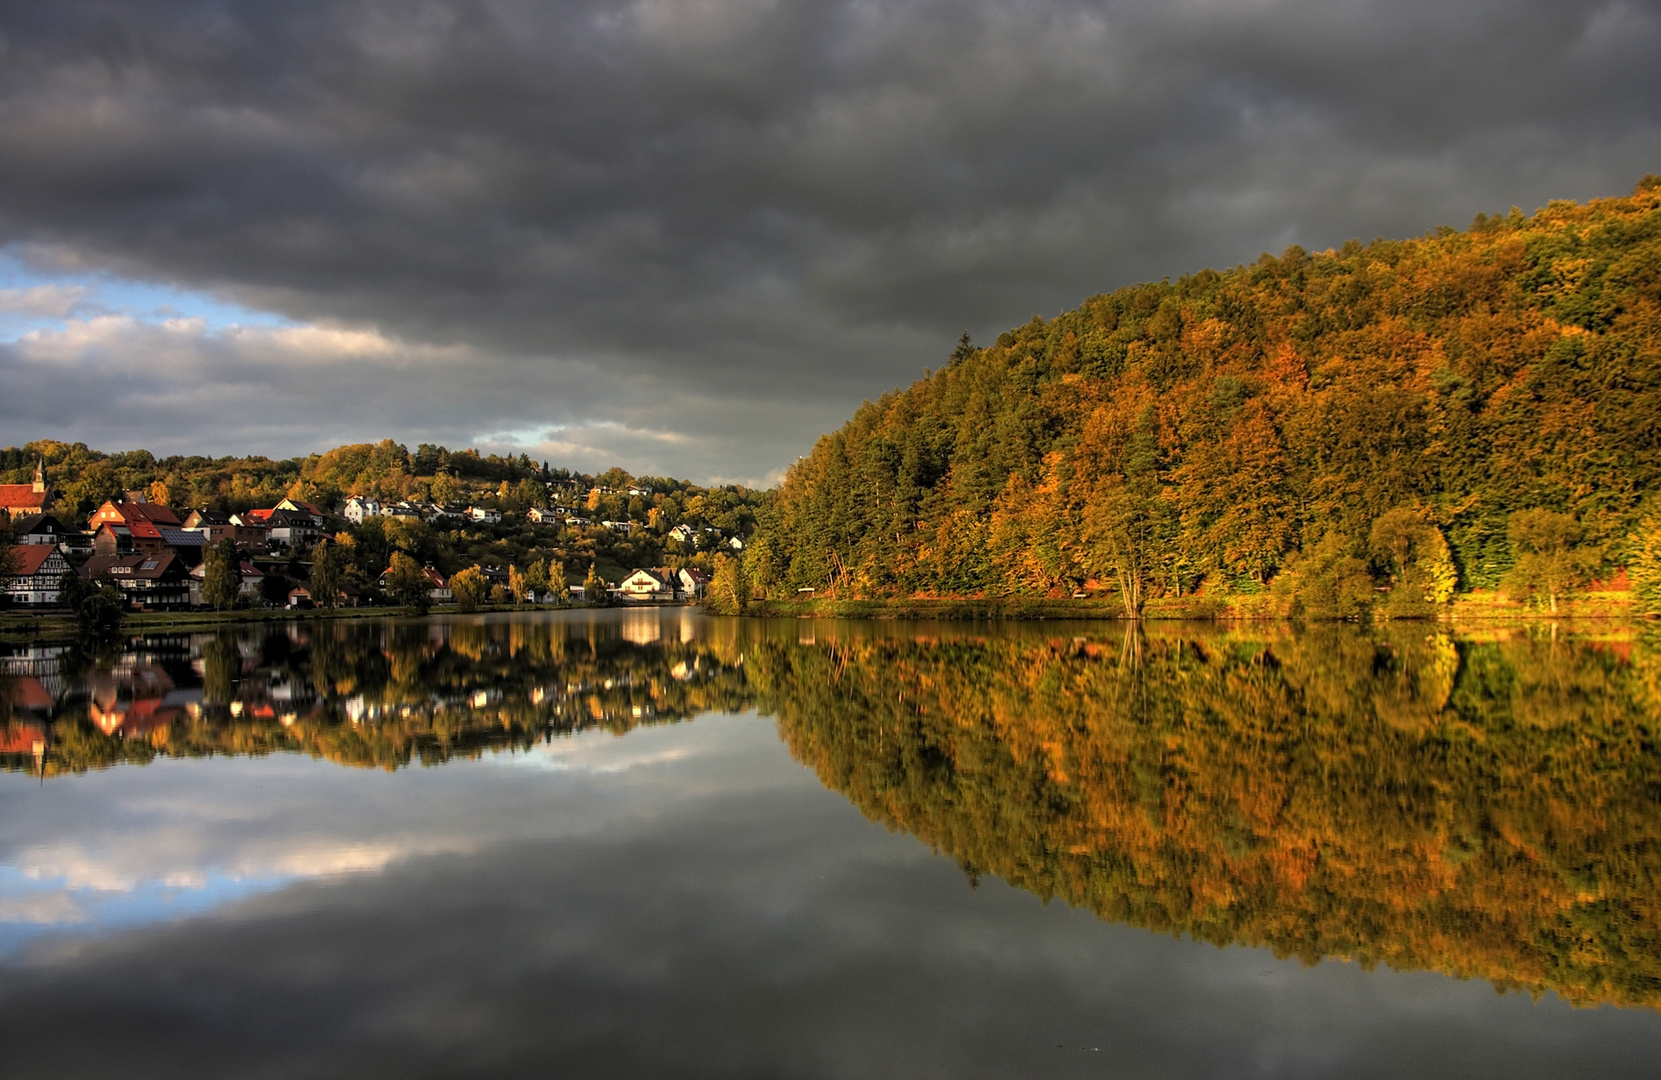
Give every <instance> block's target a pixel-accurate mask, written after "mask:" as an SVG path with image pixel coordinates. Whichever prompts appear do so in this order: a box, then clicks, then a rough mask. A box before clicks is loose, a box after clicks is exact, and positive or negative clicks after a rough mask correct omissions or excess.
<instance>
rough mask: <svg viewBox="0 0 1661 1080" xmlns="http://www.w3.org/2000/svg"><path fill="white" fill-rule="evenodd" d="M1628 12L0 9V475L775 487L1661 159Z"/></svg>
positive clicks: (1517, 3)
mask: <svg viewBox="0 0 1661 1080" xmlns="http://www.w3.org/2000/svg"><path fill="white" fill-rule="evenodd" d="M1657 55H1661V7H1658V5H1657V4H1656V3H1654V2H1648V3H1637V2H1600V0H1590V2H1589V0H1561V2H1560V0H1508V2H1505V3H1500V2H1498V0H1467V2H1462V3H1459V4H1448V3H1446V2H1444V0H1436V2H1431V0H1388V2H1386V0H1325V2H1319V3H1317V2H1314V0H1158V2H1154V0H1122V2H1108V3H1092V2H1075V0H1021V2H1019V3H1016V2H1013V0H953V2H951V3H945V2H940V0H844V2H833V0H825V2H820V0H632V2H611V0H567V2H557V3H549V2H547V0H523V2H521V0H466V2H463V0H455V2H444V0H431V2H385V0H361V2H351V0H346V2H330V3H307V2H298V0H297V2H293V3H284V4H271V3H255V2H251V0H250V2H239V0H226V2H217V3H206V2H201V3H189V2H171V0H170V2H167V3H160V2H153V0H119V2H116V0H110V2H105V3H100V2H76V0H59V2H56V3H52V4H14V5H6V6H5V7H4V8H0V445H17V444H21V443H23V442H25V441H27V440H30V439H36V438H43V437H47V438H57V439H66V440H78V441H84V442H87V443H88V444H89V445H92V446H94V447H98V448H100V449H105V450H117V449H128V448H132V447H138V446H142V447H145V448H148V449H150V450H152V451H155V452H157V453H172V452H194V453H213V454H226V453H238V454H241V453H265V454H270V455H273V456H284V457H286V456H292V455H296V454H303V453H307V452H314V451H320V450H323V449H326V448H328V447H330V446H333V445H336V444H339V443H343V442H366V441H377V440H379V439H381V438H385V437H391V438H396V439H398V440H400V441H403V442H405V443H407V444H409V445H410V446H412V447H413V446H414V445H415V444H416V443H418V442H437V443H443V444H445V445H448V446H452V447H459V446H464V445H474V446H479V447H481V448H484V449H491V450H498V451H512V452H514V453H518V452H521V451H524V452H528V453H530V454H531V455H532V456H533V457H536V458H538V459H545V460H549V461H550V463H551V464H555V465H558V466H564V467H570V468H579V469H584V470H588V471H598V470H600V469H604V468H606V467H609V466H611V465H621V466H622V467H624V468H626V469H629V470H630V471H632V472H635V473H637V474H647V475H672V476H677V477H681V478H685V479H691V480H697V481H702V482H744V483H750V484H769V483H773V482H776V481H777V479H778V478H779V477H780V476H781V475H782V472H783V470H784V469H785V468H786V467H788V466H789V464H790V463H791V462H792V461H793V460H795V459H796V458H797V457H799V456H800V455H802V454H805V453H806V452H807V451H808V450H809V449H810V448H811V446H812V444H813V441H814V440H815V439H816V438H817V437H818V436H819V435H820V434H821V433H823V432H826V431H829V430H833V429H834V428H835V427H837V426H839V425H840V424H841V423H842V421H843V420H845V419H846V418H847V416H848V415H849V414H850V413H851V412H852V410H853V409H854V408H855V407H856V406H857V405H858V404H859V402H860V401H861V400H864V399H874V398H876V397H878V396H879V395H881V394H883V393H884V392H886V391H888V390H891V389H893V388H895V387H898V386H904V385H906V384H908V383H910V382H911V381H912V380H914V379H916V378H918V377H920V376H921V375H922V374H923V372H924V370H925V369H927V368H930V367H938V366H940V365H941V364H942V363H943V362H944V360H945V358H946V357H947V356H948V355H949V354H950V352H951V350H952V348H953V346H954V344H955V342H956V340H957V337H958V335H959V334H960V333H962V332H964V331H965V330H967V331H968V332H969V333H970V334H971V335H972V336H973V338H974V339H975V340H976V341H978V342H980V343H982V344H986V343H990V341H991V340H992V339H993V338H995V337H996V335H997V334H998V333H999V332H1000V331H1002V330H1004V329H1007V328H1009V327H1010V326H1013V325H1017V324H1019V323H1022V322H1025V321H1026V320H1027V319H1028V318H1030V317H1031V316H1032V315H1033V314H1041V315H1044V316H1046V317H1049V316H1053V315H1055V314H1058V313H1059V312H1061V311H1065V310H1068V309H1070V308H1073V307H1076V306H1077V305H1078V304H1079V302H1080V301H1082V300H1083V299H1084V298H1085V297H1087V296H1089V295H1092V294H1094V293H1099V292H1107V291H1111V290H1112V289H1115V288H1117V287H1120V286H1122V285H1127V284H1133V283H1136V282H1138V281H1144V280H1157V279H1159V278H1161V277H1165V276H1172V277H1175V276H1178V275H1181V274H1183V273H1187V272H1192V271H1195V270H1198V269H1200V268H1202V267H1205V266H1212V267H1226V266H1233V265H1237V264H1239V263H1244V262H1250V261H1252V260H1254V259H1255V258H1256V257H1257V256H1258V255H1259V254H1260V253H1261V252H1263V251H1273V252H1278V251H1280V250H1282V249H1283V248H1285V247H1286V246H1287V245H1288V244H1292V243H1298V244H1301V245H1303V246H1305V247H1306V248H1309V249H1311V250H1321V249H1324V248H1327V247H1333V246H1336V245H1339V244H1342V243H1343V241H1345V240H1346V239H1349V238H1351V237H1356V238H1359V239H1363V240H1367V239H1371V238H1373V237H1375V236H1387V237H1402V236H1413V235H1419V234H1422V233H1424V232H1426V231H1429V230H1431V229H1433V228H1435V227H1437V226H1439V225H1444V224H1448V225H1453V226H1456V227H1462V226H1463V225H1465V224H1466V223H1468V222H1469V221H1470V220H1471V218H1472V217H1474V216H1475V215H1476V214H1477V213H1478V212H1486V213H1495V212H1503V211H1506V210H1508V209H1509V208H1510V207H1512V206H1519V207H1521V208H1522V209H1524V210H1525V211H1532V210H1533V209H1536V208H1538V207H1540V206H1543V205H1545V203H1546V202H1548V201H1549V200H1551V199H1559V198H1560V199H1574V200H1577V201H1583V200H1586V199H1589V198H1596V197H1600V196H1609V195H1620V194H1625V193H1627V192H1629V191H1631V190H1632V188H1633V186H1634V185H1635V183H1636V182H1637V181H1638V180H1639V178H1640V177H1642V176H1644V175H1645V174H1647V173H1654V172H1661V111H1658V110H1657V109H1656V108H1655V105H1656V102H1658V101H1661V65H1657V64H1656V63H1654V57H1655V56H1657Z"/></svg>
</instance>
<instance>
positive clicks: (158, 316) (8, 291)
mask: <svg viewBox="0 0 1661 1080" xmlns="http://www.w3.org/2000/svg"><path fill="white" fill-rule="evenodd" d="M100 315H125V316H127V317H129V318H131V319H134V320H135V321H139V322H149V323H159V322H166V321H168V320H170V319H201V320H202V323H203V325H204V326H205V327H206V328H207V329H208V330H210V331H214V330H223V329H226V328H227V327H232V326H268V327H276V326H292V325H294V322H293V320H291V319H288V318H285V317H284V316H281V315H276V314H273V313H271V312H268V311H259V310H256V309H254V308H248V307H243V306H242V305H240V304H233V303H229V302H227V301H224V300H221V299H218V298H217V297H214V296H212V295H210V294H208V293H203V292H197V291H195V290H191V289H181V288H178V287H177V286H173V285H161V284H157V283H155V282H148V281H136V280H133V279H131V278H124V277H120V276H117V275H115V274H109V273H104V272H98V271H93V272H86V273H55V272H48V271H44V270H40V269H37V268H35V267H32V266H30V265H29V264H28V262H26V261H25V260H24V259H21V258H19V257H17V256H16V255H15V254H11V253H7V252H0V341H16V340H17V339H18V338H20V337H22V336H23V335H25V334H27V333H30V332H31V331H36V330H39V331H46V332H51V331H57V330H62V329H63V328H64V327H65V326H66V325H67V324H68V323H69V321H70V320H72V319H87V318H94V317H97V316H100Z"/></svg>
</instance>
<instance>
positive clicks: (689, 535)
mask: <svg viewBox="0 0 1661 1080" xmlns="http://www.w3.org/2000/svg"><path fill="white" fill-rule="evenodd" d="M669 539H671V540H679V541H680V542H681V543H683V544H693V543H696V542H697V539H698V535H697V533H695V532H694V531H693V529H692V526H690V525H688V524H686V523H685V522H682V523H681V524H679V525H676V526H675V527H674V528H673V529H670V530H669Z"/></svg>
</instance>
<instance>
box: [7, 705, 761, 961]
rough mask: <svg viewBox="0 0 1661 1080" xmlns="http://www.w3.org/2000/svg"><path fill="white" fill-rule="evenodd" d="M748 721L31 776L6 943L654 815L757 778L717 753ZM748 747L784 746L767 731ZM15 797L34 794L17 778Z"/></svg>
mask: <svg viewBox="0 0 1661 1080" xmlns="http://www.w3.org/2000/svg"><path fill="white" fill-rule="evenodd" d="M753 722H754V721H753V718H739V717H733V718H730V721H728V722H724V721H723V718H718V717H711V718H709V719H708V720H706V721H703V722H700V723H699V724H698V725H697V727H698V728H699V729H701V731H702V732H703V734H702V736H701V737H699V738H694V737H693V736H694V732H693V730H692V725H675V726H672V727H666V728H641V729H636V730H635V731H634V732H632V733H630V734H628V735H624V736H621V737H620V736H617V735H613V734H612V733H610V732H606V731H589V732H585V733H580V734H577V735H574V736H567V737H562V738H558V739H554V740H553V741H551V742H549V743H544V744H538V745H537V746H535V747H533V748H531V749H528V750H519V751H514V752H501V753H494V754H488V755H486V756H485V757H484V758H483V759H481V760H480V761H478V762H452V763H450V764H449V765H447V766H445V767H444V768H440V769H418V770H413V771H409V772H403V773H399V774H396V775H388V774H379V773H362V772H357V771H341V770H339V769H337V768H336V767H335V766H333V765H332V764H329V763H326V762H320V761H314V760H305V759H295V758H286V757H270V758H257V759H225V758H220V759H207V760H194V761H172V762H158V763H156V764H154V765H152V766H150V767H148V768H145V769H142V770H118V771H111V772H105V773H94V774H89V775H86V776H83V777H80V778H78V779H77V780H76V781H74V782H73V783H72V784H70V785H65V786H62V787H53V786H52V785H47V786H46V787H45V788H44V789H34V788H31V792H32V793H33V794H31V795H29V796H28V797H29V798H31V799H45V800H46V801H45V802H41V803H38V804H34V805H30V804H28V803H21V802H20V803H19V805H18V807H17V810H18V812H17V813H14V814H10V815H5V816H0V955H5V954H7V953H10V952H12V951H14V950H15V949H17V948H19V947H20V946H22V945H23V944H25V943H26V942H27V941H29V940H31V939H33V938H36V937H38V936H40V935H41V934H43V933H48V932H50V931H52V930H53V929H54V928H62V929H68V928H71V927H74V928H77V929H80V930H87V929H90V930H93V931H95V932H101V931H107V930H112V929H116V928H119V927H122V926H130V925H134V924H140V923H146V922H154V921H160V920H171V919H177V918H183V917H188V916H193V915H200V914H204V913H207V912H211V911H214V910H216V909H219V908H222V907H224V906H225V905H227V904H233V903H236V902H237V901H241V900H244V899H247V898H249V897H252V896H254V895H256V894H260V893H270V892H274V891H277V890H281V889H284V888H286V887H289V886H292V885H295V884H298V883H301V882H306V881H322V880H327V879H330V878H344V877H352V876H360V877H361V876H371V875H377V874H380V873H382V872H384V871H386V870H387V869H388V868H389V867H391V866H393V865H395V864H398V863H401V862H404V861H407V860H410V859H418V858H426V857H432V856H440V855H452V856H456V855H461V856H465V855H469V854H474V853H477V852H480V851H482V850H485V849H488V848H490V847H492V846H496V845H499V844H502V843H508V842H513V841H515V840H518V839H523V838H524V837H526V836H537V837H549V836H568V835H576V834H588V833H592V832H593V831H595V830H597V829H603V828H606V827H608V826H609V825H611V824H613V823H615V822H618V821H624V820H629V821H638V820H641V819H642V818H643V817H651V816H654V815H655V814H657V813H659V812H660V811H661V810H662V809H663V808H664V807H665V806H666V805H668V804H676V803H679V802H682V801H684V800H685V799H687V798H691V797H697V796H700V795H704V794H707V793H709V792H712V791H718V790H723V789H730V788H731V787H732V786H734V785H737V786H739V787H744V786H746V785H747V784H753V783H754V781H753V779H751V777H750V776H749V775H748V770H744V769H739V770H736V771H733V770H730V769H729V767H728V765H729V762H728V761H726V760H723V755H726V756H727V758H730V756H731V751H732V749H733V747H734V745H735V740H740V741H742V740H744V739H745V738H746V735H747V734H750V733H753ZM751 741H752V742H753V741H754V740H753V738H752V740H751ZM755 745H758V746H759V747H760V748H761V749H764V750H766V751H767V752H768V753H771V754H777V753H779V752H780V751H779V748H778V746H777V743H776V742H774V741H773V739H772V738H771V733H770V732H769V733H768V736H767V737H765V738H763V739H762V740H760V742H759V743H758V744H755ZM485 773H491V774H494V775H495V777H496V779H495V780H487V779H486V777H485V775H484V774H485ZM706 773H711V774H719V775H718V776H717V775H703V774H706ZM552 774H558V776H559V779H558V780H556V781H555V782H553V783H550V782H549V781H550V780H554V775H552ZM21 779H22V778H21V777H0V783H5V782H7V781H8V780H21ZM481 781H483V782H481ZM9 794H11V795H12V796H14V797H17V798H19V799H22V798H24V797H25V793H24V792H23V790H22V788H21V787H18V788H14V789H12V790H11V792H9ZM531 806H534V807H536V808H537V810H536V812H532V813H527V812H526V808H527V807H531ZM572 810H576V811H578V812H569V811H572Z"/></svg>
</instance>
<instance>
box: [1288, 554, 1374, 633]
mask: <svg viewBox="0 0 1661 1080" xmlns="http://www.w3.org/2000/svg"><path fill="white" fill-rule="evenodd" d="M1352 547H1353V545H1352V544H1351V543H1350V542H1349V541H1348V540H1347V539H1346V538H1345V537H1344V536H1342V535H1341V534H1339V533H1336V532H1331V533H1328V534H1327V535H1325V536H1323V537H1322V538H1321V539H1320V541H1319V542H1317V543H1314V544H1311V545H1310V546H1309V547H1307V548H1305V549H1304V550H1303V551H1301V552H1299V553H1298V554H1297V555H1295V556H1294V557H1293V558H1292V559H1291V560H1290V561H1288V563H1287V564H1286V567H1285V569H1284V570H1283V571H1282V572H1281V573H1280V575H1279V576H1278V577H1276V578H1275V584H1274V589H1275V591H1276V592H1277V593H1280V594H1281V595H1283V596H1287V597H1289V598H1290V601H1291V605H1290V610H1291V614H1292V616H1293V617H1294V618H1305V619H1313V620H1319V621H1325V620H1333V619H1359V618H1361V617H1363V616H1364V615H1366V614H1367V612H1368V611H1369V610H1370V608H1371V606H1372V602H1373V576H1372V574H1370V573H1368V571H1367V561H1366V560H1365V559H1362V558H1360V557H1359V556H1357V555H1356V554H1355V553H1354V551H1353V550H1352Z"/></svg>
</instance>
